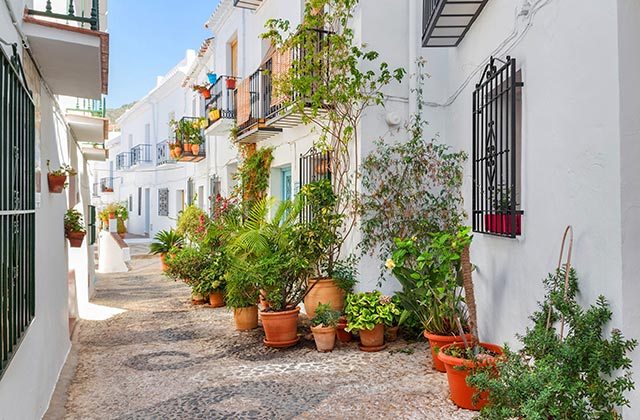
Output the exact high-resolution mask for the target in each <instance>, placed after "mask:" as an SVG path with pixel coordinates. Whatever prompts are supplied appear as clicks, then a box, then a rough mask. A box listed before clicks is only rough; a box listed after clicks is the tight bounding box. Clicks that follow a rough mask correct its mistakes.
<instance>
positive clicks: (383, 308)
mask: <svg viewBox="0 0 640 420" xmlns="http://www.w3.org/2000/svg"><path fill="white" fill-rule="evenodd" d="M346 302H347V305H346V307H345V310H344V312H345V314H346V315H347V320H348V321H349V325H348V326H347V328H346V330H347V331H360V330H372V329H373V328H374V327H375V326H376V325H378V324H385V325H391V324H392V323H393V319H394V316H396V315H400V311H399V310H398V308H396V306H395V304H394V303H393V301H392V300H391V298H390V297H389V296H384V295H383V294H382V293H380V292H379V291H377V290H376V291H374V292H363V293H355V294H350V295H347V298H346Z"/></svg>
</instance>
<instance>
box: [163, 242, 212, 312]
mask: <svg viewBox="0 0 640 420" xmlns="http://www.w3.org/2000/svg"><path fill="white" fill-rule="evenodd" d="M165 261H166V265H167V271H166V272H165V274H166V275H168V276H169V277H171V278H173V279H174V280H176V281H178V280H180V281H183V282H185V283H186V284H188V285H189V286H190V287H191V300H192V301H193V303H194V304H203V303H205V302H206V300H207V299H208V295H205V293H206V291H207V290H209V289H208V288H207V286H206V285H205V286H203V284H202V283H206V282H207V281H209V280H208V279H207V276H206V272H207V270H208V268H209V266H210V265H211V252H210V250H209V249H207V247H205V246H202V244H199V243H193V242H190V243H189V244H188V245H186V244H185V245H184V246H183V247H182V248H180V249H174V250H172V252H171V253H169V254H167V256H166V258H165Z"/></svg>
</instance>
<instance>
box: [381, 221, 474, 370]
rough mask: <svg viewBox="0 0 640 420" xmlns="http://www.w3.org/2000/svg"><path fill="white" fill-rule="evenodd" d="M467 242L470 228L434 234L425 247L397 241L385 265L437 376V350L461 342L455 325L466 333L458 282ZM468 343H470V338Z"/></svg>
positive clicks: (438, 362)
mask: <svg viewBox="0 0 640 420" xmlns="http://www.w3.org/2000/svg"><path fill="white" fill-rule="evenodd" d="M470 242H471V236H470V235H469V228H458V229H457V230H456V231H455V232H454V233H450V232H446V231H442V232H437V233H434V234H432V235H431V237H430V238H429V240H428V242H426V243H424V244H419V243H418V242H417V240H416V238H412V239H408V240H400V239H398V240H396V249H395V250H394V252H393V254H392V258H390V259H389V260H387V263H386V265H387V268H389V269H391V270H392V272H393V274H394V275H395V277H396V278H397V279H398V281H399V282H400V284H401V285H402V290H401V291H399V292H397V296H398V297H399V299H400V302H401V303H402V307H403V308H405V309H406V310H408V311H411V312H413V313H414V314H415V315H416V316H417V317H418V319H420V321H421V322H422V326H423V328H424V336H425V337H426V338H427V339H428V340H429V346H430V348H431V357H432V360H433V366H434V368H435V369H436V370H438V371H440V372H445V366H444V363H442V362H441V361H440V359H438V357H437V356H438V351H439V349H440V347H442V346H444V345H446V344H451V343H454V342H460V341H462V337H461V336H460V335H459V328H458V325H457V324H458V321H459V322H460V324H461V325H462V326H463V329H464V331H465V333H469V322H468V320H467V314H466V311H465V307H464V303H465V302H464V297H463V293H462V289H461V288H460V287H459V286H460V284H461V282H460V281H459V278H460V273H461V270H460V258H461V254H462V252H463V250H464V249H465V248H466V247H467V246H468V245H469V243H470ZM467 339H468V340H471V335H470V334H469V335H468V337H467Z"/></svg>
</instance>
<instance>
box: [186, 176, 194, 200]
mask: <svg viewBox="0 0 640 420" xmlns="http://www.w3.org/2000/svg"><path fill="white" fill-rule="evenodd" d="M192 203H193V179H192V178H189V180H188V181H187V206H190V205H191V204H192Z"/></svg>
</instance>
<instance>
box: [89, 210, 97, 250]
mask: <svg viewBox="0 0 640 420" xmlns="http://www.w3.org/2000/svg"><path fill="white" fill-rule="evenodd" d="M87 227H88V231H89V245H95V243H96V239H97V236H96V235H97V232H96V207H95V206H91V205H90V206H89V223H88V224H87Z"/></svg>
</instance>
